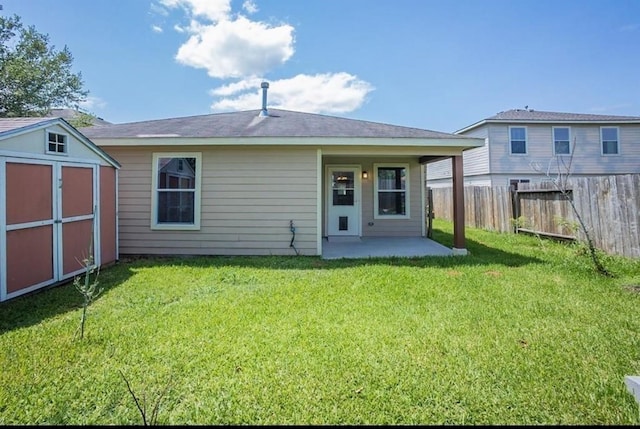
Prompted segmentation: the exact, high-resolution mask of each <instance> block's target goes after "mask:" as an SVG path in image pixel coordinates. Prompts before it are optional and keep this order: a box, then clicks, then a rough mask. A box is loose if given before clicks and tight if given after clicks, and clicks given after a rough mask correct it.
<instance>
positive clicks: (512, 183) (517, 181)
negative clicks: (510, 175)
mask: <svg viewBox="0 0 640 429" xmlns="http://www.w3.org/2000/svg"><path fill="white" fill-rule="evenodd" d="M520 183H529V179H509V186H511V187H512V188H513V189H518V185H519V184H520Z"/></svg>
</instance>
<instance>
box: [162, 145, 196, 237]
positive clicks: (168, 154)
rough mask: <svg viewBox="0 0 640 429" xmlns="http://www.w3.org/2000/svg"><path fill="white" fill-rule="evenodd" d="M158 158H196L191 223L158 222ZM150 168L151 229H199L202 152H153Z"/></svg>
mask: <svg viewBox="0 0 640 429" xmlns="http://www.w3.org/2000/svg"><path fill="white" fill-rule="evenodd" d="M160 158H195V159H196V185H195V189H194V198H193V212H194V213H193V224H184V223H160V224H159V223H158V222H157V220H158V160H159V159H160ZM152 162H153V165H152V168H151V174H152V176H151V229H153V230H171V231H194V230H200V206H201V195H202V189H201V178H202V153H201V152H154V153H153V161H152Z"/></svg>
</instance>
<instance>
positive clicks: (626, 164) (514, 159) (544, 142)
mask: <svg viewBox="0 0 640 429" xmlns="http://www.w3.org/2000/svg"><path fill="white" fill-rule="evenodd" d="M553 126H569V127H570V128H571V139H572V141H571V144H572V145H573V139H574V138H575V139H576V147H575V154H574V156H573V160H572V165H571V173H572V174H573V175H576V176H577V175H589V176H593V175H610V174H629V173H638V172H640V125H624V124H621V125H619V126H618V128H619V135H618V139H619V142H618V144H619V152H620V153H619V155H602V154H601V142H600V124H594V125H592V124H586V125H582V124H578V125H575V124H570V125H564V124H533V125H531V124H528V125H526V128H527V154H526V155H511V154H510V153H509V152H510V150H509V131H508V130H509V126H508V125H507V124H492V125H491V126H490V139H491V144H490V145H491V172H492V173H493V174H503V175H504V174H507V175H511V176H517V177H521V176H524V175H532V174H533V175H535V169H534V168H533V166H532V164H534V165H537V166H539V167H540V168H542V170H543V173H545V174H546V172H547V171H549V172H550V173H551V174H557V172H558V163H557V159H556V158H555V157H554V154H553V135H552V128H553ZM607 126H614V125H607ZM563 158H564V159H565V160H566V161H568V160H569V156H567V155H565V156H563ZM465 167H466V166H465ZM565 171H566V170H565ZM494 185H502V183H494Z"/></svg>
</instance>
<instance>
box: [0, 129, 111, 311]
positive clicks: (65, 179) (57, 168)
mask: <svg viewBox="0 0 640 429" xmlns="http://www.w3.org/2000/svg"><path fill="white" fill-rule="evenodd" d="M119 167H120V164H118V162H117V161H115V160H114V159H113V158H112V157H110V156H109V155H107V154H106V153H105V152H104V151H102V150H101V149H100V148H98V147H97V146H96V145H95V144H93V143H92V142H91V141H90V140H89V139H87V138H86V137H85V136H84V135H82V134H81V133H80V132H79V131H78V130H76V129H75V128H74V127H73V126H71V125H70V124H69V123H68V122H66V121H65V120H64V119H62V118H48V117H47V118H1V119H0V301H4V300H7V299H10V298H14V297H16V296H19V295H22V294H25V293H27V292H31V291H34V290H36V289H39V288H42V287H45V286H49V285H52V284H54V283H59V282H61V281H63V280H66V279H69V278H72V277H74V276H76V275H78V274H80V273H82V272H83V271H84V268H85V266H84V264H83V262H82V261H83V260H84V259H90V260H92V261H93V264H94V265H97V266H101V265H105V264H109V263H112V262H114V261H116V260H117V258H118V242H117V240H118V232H117V218H116V216H117V215H116V213H117V169H118V168H119Z"/></svg>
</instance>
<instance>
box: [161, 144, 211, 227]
mask: <svg viewBox="0 0 640 429" xmlns="http://www.w3.org/2000/svg"><path fill="white" fill-rule="evenodd" d="M200 173H201V154H200V153H154V154H153V177H152V186H153V195H152V199H151V200H152V201H151V204H152V210H151V216H152V219H151V227H152V228H153V229H200V176H201V174H200Z"/></svg>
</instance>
